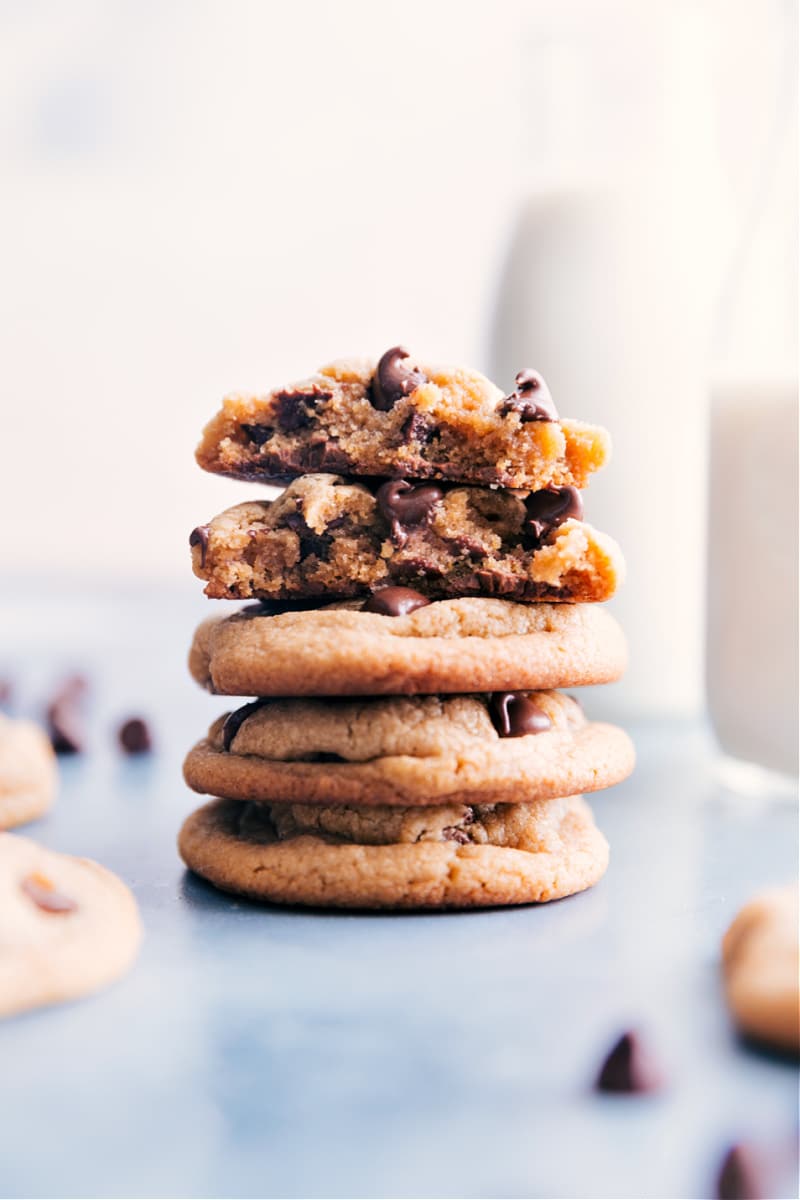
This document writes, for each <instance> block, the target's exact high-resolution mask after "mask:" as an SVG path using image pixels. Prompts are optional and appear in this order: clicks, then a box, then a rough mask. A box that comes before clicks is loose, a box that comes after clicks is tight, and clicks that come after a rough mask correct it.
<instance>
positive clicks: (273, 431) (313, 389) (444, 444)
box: [197, 347, 610, 489]
mask: <svg viewBox="0 0 800 1200" xmlns="http://www.w3.org/2000/svg"><path fill="white" fill-rule="evenodd" d="M530 374H534V373H525V372H521V373H520V375H519V376H518V377H517V380H518V382H517V387H516V390H515V391H514V392H512V393H511V394H510V395H506V394H504V392H503V391H502V390H501V389H499V388H497V387H495V385H494V384H493V383H491V382H490V381H489V380H488V379H486V378H485V377H484V376H483V375H481V374H480V373H479V372H477V371H473V370H471V369H469V368H466V367H434V366H430V365H422V364H417V363H415V362H412V360H411V359H410V358H409V357H408V356H405V355H404V353H403V352H402V351H401V348H400V347H395V348H393V349H392V350H391V351H387V353H386V354H385V355H383V356H382V358H381V359H380V360H379V361H378V362H377V363H376V362H373V361H370V360H367V359H352V360H350V359H347V360H341V361H337V362H334V363H332V364H330V365H329V366H327V367H323V368H322V369H321V370H320V371H318V372H317V373H316V374H315V375H312V376H310V377H309V378H308V379H305V380H302V381H301V382H299V383H295V384H291V385H289V386H287V387H283V388H277V389H275V390H273V391H271V392H268V393H267V394H265V395H253V394H246V393H237V394H234V395H231V396H228V397H227V398H226V399H225V401H224V402H223V406H222V409H221V411H220V412H219V413H218V414H217V415H216V416H215V417H214V418H213V419H212V420H211V421H210V422H209V424H208V425H207V426H206V428H205V430H204V432H203V437H202V440H201V442H200V445H199V446H198V449H197V461H198V462H199V464H200V466H201V467H203V468H205V470H208V471H213V472H215V473H217V474H221V475H230V476H234V477H236V478H240V479H253V480H261V481H263V482H270V481H271V482H276V481H282V480H287V479H291V478H294V477H295V476H297V475H304V474H307V473H309V472H315V471H332V472H336V473H340V474H342V475H348V476H391V477H398V476H408V477H409V478H412V479H454V480H461V481H462V482H465V483H488V484H499V485H501V486H503V487H515V488H532V489H540V488H546V487H551V486H555V487H560V486H564V485H571V486H575V487H583V486H585V484H586V482H587V480H588V478H589V476H590V475H591V473H592V472H593V471H596V470H597V469H598V468H599V467H601V466H603V465H604V463H605V462H606V461H607V459H608V457H609V455H610V439H609V436H608V434H607V433H606V431H605V430H604V429H601V428H599V427H596V426H592V425H586V424H583V423H581V422H578V421H571V420H563V421H561V420H559V419H558V418H557V416H556V414H555V409H554V407H553V405H552V401H551V400H550V399H549V395H545V393H546V392H547V389H546V385H545V384H544V381H542V380H539V379H538V377H537V379H536V380H531V379H523V380H522V382H519V381H520V379H521V377H523V376H526V375H530Z"/></svg>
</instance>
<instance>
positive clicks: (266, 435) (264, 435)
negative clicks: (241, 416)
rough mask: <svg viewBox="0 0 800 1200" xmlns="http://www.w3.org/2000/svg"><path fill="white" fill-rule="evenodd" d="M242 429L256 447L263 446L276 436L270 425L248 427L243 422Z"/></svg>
mask: <svg viewBox="0 0 800 1200" xmlns="http://www.w3.org/2000/svg"><path fill="white" fill-rule="evenodd" d="M242 429H243V430H244V432H245V433H246V434H247V436H248V437H249V439H250V441H251V442H254V443H255V445H256V446H263V445H264V443H265V442H268V441H269V439H270V438H271V437H274V436H275V430H274V429H271V428H270V427H269V426H268V425H247V424H245V422H244V421H243V422H242Z"/></svg>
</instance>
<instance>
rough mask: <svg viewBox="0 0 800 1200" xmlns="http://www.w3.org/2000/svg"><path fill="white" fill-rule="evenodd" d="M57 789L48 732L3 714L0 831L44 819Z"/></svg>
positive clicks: (0, 758) (0, 746)
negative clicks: (42, 817) (41, 817)
mask: <svg viewBox="0 0 800 1200" xmlns="http://www.w3.org/2000/svg"><path fill="white" fill-rule="evenodd" d="M57 788H58V767H57V765H56V757H55V754H54V752H53V747H52V745H51V744H50V739H49V738H48V736H47V734H46V733H45V731H44V730H43V729H41V728H40V727H39V726H38V725H35V724H34V723H33V722H32V721H20V720H12V719H11V718H10V717H5V716H3V715H2V714H0V829H11V828H13V827H14V826H15V825H21V824H23V823H24V822H26V821H33V820H35V819H36V818H37V817H40V816H42V815H43V814H44V813H46V812H47V811H48V810H49V808H50V806H51V805H52V803H53V800H54V798H55V795H56V791H57Z"/></svg>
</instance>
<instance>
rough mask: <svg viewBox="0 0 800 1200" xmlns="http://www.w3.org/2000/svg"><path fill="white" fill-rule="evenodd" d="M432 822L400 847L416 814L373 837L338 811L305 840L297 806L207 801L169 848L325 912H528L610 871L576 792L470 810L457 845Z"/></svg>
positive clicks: (211, 874) (224, 882) (369, 820)
mask: <svg viewBox="0 0 800 1200" xmlns="http://www.w3.org/2000/svg"><path fill="white" fill-rule="evenodd" d="M511 810H513V811H511ZM441 817H442V814H441V813H440V812H437V811H436V810H434V815H433V816H432V817H431V819H430V824H431V836H430V837H425V836H422V837H420V838H419V839H418V840H410V838H409V833H410V830H411V828H413V827H414V824H413V823H414V822H417V821H418V818H417V817H416V815H415V814H414V815H412V817H411V818H410V820H411V821H412V825H411V826H408V825H406V826H405V827H404V826H403V825H402V823H400V824H398V823H397V818H396V816H395V814H393V813H391V814H387V816H386V818H385V820H386V825H385V826H384V831H383V832H382V833H381V832H380V831H379V827H378V826H377V825H376V824H375V819H374V816H371V815H370V814H364V815H361V814H355V813H353V812H352V811H348V810H343V811H342V812H341V813H340V814H339V816H338V817H337V816H334V815H331V816H329V817H327V818H320V817H317V818H316V827H315V829H314V832H309V831H308V830H307V824H308V818H307V816H306V815H305V814H301V813H300V812H299V811H298V809H297V808H295V809H294V810H292V812H291V813H290V812H287V811H282V812H281V813H277V812H276V811H275V810H273V815H272V816H270V815H269V814H268V813H267V811H266V810H265V809H264V808H263V807H261V806H255V805H247V804H243V803H241V802H240V801H236V800H212V801H211V803H210V804H206V805H205V806H204V807H203V808H200V809H198V810H197V812H194V813H192V814H191V816H190V817H188V818H187V820H186V822H185V823H184V825H183V828H182V830H181V832H180V836H179V839H178V847H179V850H180V854H181V857H182V858H183V861H184V862H185V863H186V865H187V867H189V868H191V870H193V871H195V872H196V873H197V874H198V875H202V876H203V877H204V878H205V879H207V880H208V881H209V882H210V883H213V884H214V885H215V886H216V887H218V888H221V889H222V890H224V891H228V892H235V893H238V894H240V895H244V896H250V897H252V898H253V899H258V900H269V901H271V902H273V903H276V904H308V905H320V906H324V907H328V908H377V909H381V908H383V909H422V908H429V909H446V908H490V907H493V906H496V905H503V904H531V903H534V902H541V901H545V900H556V899H560V898H561V897H563V896H569V895H572V894H573V893H575V892H580V891H583V890H584V889H585V888H588V887H591V886H592V884H594V883H597V881H598V879H600V878H601V877H602V875H603V874H604V873H605V870H606V867H607V865H608V843H607V842H606V840H605V838H604V837H603V835H602V834H601V833H600V832H599V830H598V829H597V827H596V825H595V823H594V819H593V817H592V813H591V809H590V808H589V806H588V804H587V803H586V801H585V800H583V798H582V797H580V796H572V797H569V798H567V799H559V800H553V801H547V802H542V803H540V804H535V803H534V804H517V805H509V806H505V809H504V810H503V811H501V810H500V809H497V810H493V811H491V812H489V811H487V812H486V813H485V814H482V813H477V812H476V813H475V814H474V815H473V821H472V823H471V825H470V824H466V825H465V826H464V828H465V830H466V829H469V828H471V827H472V826H478V828H477V829H473V832H472V834H471V835H470V836H469V837H468V838H467V840H465V841H462V840H461V839H460V838H458V837H453V836H451V831H450V830H449V829H448V827H447V826H442V825H441ZM462 824H464V823H463V822H462ZM321 825H324V826H325V828H322V827H321ZM328 826H330V828H328ZM334 826H338V828H339V830H340V831H341V832H332V829H333V827H334ZM351 834H352V836H351ZM377 837H384V838H392V839H395V838H396V840H391V841H384V842H378V841H376V838H377ZM355 838H363V839H364V840H362V841H359V840H355ZM367 839H370V840H369V841H368V840H367Z"/></svg>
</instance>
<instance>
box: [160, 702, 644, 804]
mask: <svg viewBox="0 0 800 1200" xmlns="http://www.w3.org/2000/svg"><path fill="white" fill-rule="evenodd" d="M633 762H634V751H633V746H632V744H631V742H630V739H629V738H628V736H627V734H625V733H624V732H623V731H622V730H621V729H617V728H616V727H615V726H613V725H604V724H597V723H590V722H587V720H586V718H585V716H584V714H583V711H582V709H581V707H580V705H579V704H578V702H577V701H576V700H574V699H572V698H571V697H570V696H566V695H563V694H561V693H559V692H530V693H524V692H518V693H511V692H503V693H494V694H491V695H469V696H408V697H401V696H391V697H386V698H375V699H358V700H339V701H332V700H330V699H328V700H299V699H292V700H269V701H265V700H257V701H254V702H253V703H251V704H246V705H244V706H243V707H242V708H240V709H238V710H237V711H236V712H233V713H230V714H229V715H228V716H226V717H220V719H219V720H218V721H216V722H215V723H214V724H213V725H212V726H211V729H210V730H209V734H208V737H207V738H206V739H204V740H203V741H201V742H199V743H198V745H196V746H195V747H194V749H193V750H191V751H190V752H189V755H188V757H187V759H186V762H185V764H184V776H185V779H186V782H187V783H188V784H189V786H190V787H192V788H194V790H195V791H198V792H205V793H206V794H208V795H214V796H224V797H227V798H229V799H237V800H253V801H261V802H264V803H268V802H271V801H290V802H294V803H301V804H303V803H304V804H308V805H353V804H355V805H359V806H364V807H367V806H374V805H384V806H392V807H394V806H401V807H412V806H425V805H431V804H434V805H435V804H449V805H454V804H455V805H458V804H461V805H465V804H470V805H475V804H499V803H512V804H513V803H514V802H515V801H517V800H519V798H520V796H525V797H526V798H527V799H530V800H539V799H543V798H546V797H554V796H564V795H573V794H575V793H577V792H579V791H583V790H586V791H595V790H597V789H599V788H605V787H610V786H611V785H612V784H615V783H618V782H620V780H622V779H624V778H626V777H627V776H628V775H629V774H630V772H631V771H632V769H633Z"/></svg>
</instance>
